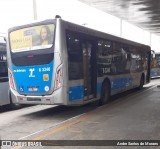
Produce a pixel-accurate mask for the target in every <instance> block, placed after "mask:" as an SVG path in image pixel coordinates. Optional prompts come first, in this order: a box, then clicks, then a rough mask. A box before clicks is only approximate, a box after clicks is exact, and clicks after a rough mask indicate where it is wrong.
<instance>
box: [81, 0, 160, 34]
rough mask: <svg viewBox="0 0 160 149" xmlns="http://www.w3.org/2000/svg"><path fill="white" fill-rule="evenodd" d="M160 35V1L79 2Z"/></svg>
mask: <svg viewBox="0 0 160 149" xmlns="http://www.w3.org/2000/svg"><path fill="white" fill-rule="evenodd" d="M79 1H81V2H83V3H86V4H88V5H90V6H92V7H95V8H97V9H99V10H102V11H104V12H106V13H109V14H112V15H114V16H117V17H119V18H121V19H123V20H126V21H128V22H130V23H131V24H134V25H136V26H139V27H141V28H142V29H144V30H148V31H149V32H151V33H154V34H157V35H160V0H79Z"/></svg>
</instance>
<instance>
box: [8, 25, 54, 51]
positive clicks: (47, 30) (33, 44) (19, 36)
mask: <svg viewBox="0 0 160 149" xmlns="http://www.w3.org/2000/svg"><path fill="white" fill-rule="evenodd" d="M54 29H55V25H54V24H48V25H39V26H32V27H27V28H23V29H19V30H16V31H13V32H11V33H10V48H11V52H13V53H16V52H23V51H32V50H40V49H46V48H51V47H52V45H53V40H54V39H53V38H54Z"/></svg>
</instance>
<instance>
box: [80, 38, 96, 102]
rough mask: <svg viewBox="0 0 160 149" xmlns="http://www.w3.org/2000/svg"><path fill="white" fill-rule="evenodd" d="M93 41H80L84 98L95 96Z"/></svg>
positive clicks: (88, 98)
mask: <svg viewBox="0 0 160 149" xmlns="http://www.w3.org/2000/svg"><path fill="white" fill-rule="evenodd" d="M95 49H96V47H95V44H94V42H93V41H86V40H85V42H83V43H82V50H83V75H84V100H90V99H93V98H95V97H96V80H97V79H96V70H95V69H96V64H95V62H96V52H95Z"/></svg>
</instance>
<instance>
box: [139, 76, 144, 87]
mask: <svg viewBox="0 0 160 149" xmlns="http://www.w3.org/2000/svg"><path fill="white" fill-rule="evenodd" d="M143 85H144V75H143V74H142V76H141V79H140V85H139V89H142V88H143Z"/></svg>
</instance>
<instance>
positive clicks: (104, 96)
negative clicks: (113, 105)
mask: <svg viewBox="0 0 160 149" xmlns="http://www.w3.org/2000/svg"><path fill="white" fill-rule="evenodd" d="M110 90H111V89H110V84H109V82H108V81H104V83H103V84H102V90H101V98H100V101H99V104H100V105H104V104H106V103H108V102H109V99H110Z"/></svg>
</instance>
